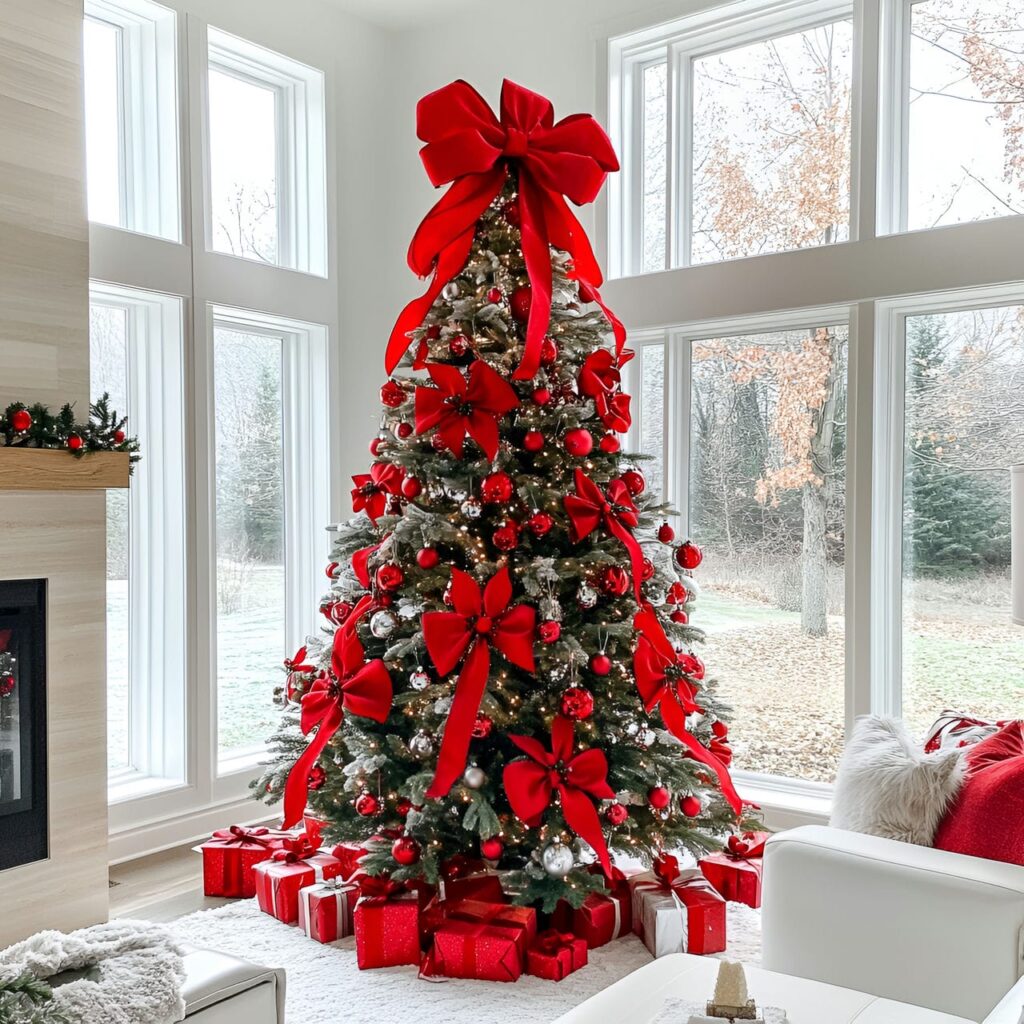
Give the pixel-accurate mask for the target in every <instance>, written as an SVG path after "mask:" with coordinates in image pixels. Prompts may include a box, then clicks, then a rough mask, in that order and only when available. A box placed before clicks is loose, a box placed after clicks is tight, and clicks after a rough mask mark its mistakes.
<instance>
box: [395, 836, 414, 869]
mask: <svg viewBox="0 0 1024 1024" xmlns="http://www.w3.org/2000/svg"><path fill="white" fill-rule="evenodd" d="M391 856H392V857H394V858H395V860H396V861H398V863H399V864H401V865H402V867H404V868H407V867H409V866H410V865H411V864H415V863H416V862H417V861H418V860H419V859H420V844H419V843H417V842H416V840H415V839H413V837H412V836H399V837H398V838H397V839H396V840H395V841H394V842H393V843H392V844H391Z"/></svg>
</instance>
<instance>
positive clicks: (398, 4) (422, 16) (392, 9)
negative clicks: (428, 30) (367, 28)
mask: <svg viewBox="0 0 1024 1024" xmlns="http://www.w3.org/2000/svg"><path fill="white" fill-rule="evenodd" d="M328 2H329V3H331V4H333V5H334V6H335V7H340V8H341V9H342V10H344V11H348V12H349V13H350V14H355V15H357V16H358V17H360V18H365V19H366V20H367V21H372V22H375V23H376V24H378V25H383V26H385V27H386V28H390V29H398V30H401V29H405V28H413V27H416V26H419V25H425V24H437V23H438V22H439V21H444V19H445V18H448V17H452V16H454V15H456V14H458V13H459V12H461V11H469V10H471V9H472V8H474V7H478V6H480V5H481V4H482V3H483V2H484V0H328Z"/></svg>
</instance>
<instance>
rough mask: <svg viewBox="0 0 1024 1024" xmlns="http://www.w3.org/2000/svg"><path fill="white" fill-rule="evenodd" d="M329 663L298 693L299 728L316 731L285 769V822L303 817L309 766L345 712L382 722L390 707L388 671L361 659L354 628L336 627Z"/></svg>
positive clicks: (378, 663) (376, 660)
mask: <svg viewBox="0 0 1024 1024" xmlns="http://www.w3.org/2000/svg"><path fill="white" fill-rule="evenodd" d="M331 668H332V670H333V673H334V677H335V678H334V679H331V678H320V679H315V680H314V681H313V684H312V686H310V688H309V690H308V691H307V692H306V693H305V694H303V697H302V713H301V718H300V722H301V725H302V732H303V734H305V735H309V733H310V731H311V730H312V729H313V728H314V727H316V736H314V737H313V740H312V741H311V742H310V744H309V746H308V747H306V749H305V750H304V751H303V753H302V756H301V757H300V758H299V759H298V760H297V761H296V762H295V764H294V765H293V766H292V770H291V771H290V772H289V774H288V781H287V782H286V783H285V789H284V820H285V828H287V827H288V826H289V825H292V824H294V823H295V822H296V821H298V820H299V819H300V818H301V817H302V812H303V811H304V810H305V809H306V797H307V795H308V793H309V772H310V769H311V768H312V767H313V765H314V764H315V763H316V759H317V758H318V757H319V756H320V754H321V753H322V751H323V749H324V747H326V746H327V742H328V740H330V738H331V737H332V736H333V735H334V734H335V733H336V732H337V731H338V728H339V726H340V725H341V723H342V721H343V720H344V718H345V714H344V712H345V711H348V712H350V713H351V714H353V715H358V716H359V717H360V718H372V719H373V720H374V721H376V722H383V721H384V720H385V719H386V718H387V717H388V712H389V711H390V710H391V676H390V675H388V670H387V668H386V667H385V666H384V662H383V661H381V659H380V658H375V659H374V660H373V661H369V662H367V661H365V660H364V651H363V645H362V643H360V641H359V637H357V636H356V634H355V631H354V630H351V629H348V628H341V629H338V630H337V631H336V632H335V634H334V649H333V651H332V653H331Z"/></svg>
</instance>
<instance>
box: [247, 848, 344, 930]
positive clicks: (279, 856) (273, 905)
mask: <svg viewBox="0 0 1024 1024" xmlns="http://www.w3.org/2000/svg"><path fill="white" fill-rule="evenodd" d="M253 873H254V874H255V876H256V899H257V901H258V902H259V907H260V910H262V911H263V912H264V913H265V914H270V915H271V916H272V917H276V918H277V919H278V921H283V922H284V923H285V924H295V923H296V922H297V921H298V919H299V890H300V889H304V888H305V887H306V886H307V885H313V883H314V882H324V881H326V880H327V879H329V878H336V877H337V876H338V875H339V874H341V861H339V860H338V858H337V857H332V856H331V855H330V854H329V853H320V852H318V851H317V850H310V851H309V852H308V853H303V852H298V851H296V850H275V851H274V854H273V856H272V857H271V858H270V859H269V860H265V861H263V862H261V863H260V864H257V865H256V866H255V867H254V868H253Z"/></svg>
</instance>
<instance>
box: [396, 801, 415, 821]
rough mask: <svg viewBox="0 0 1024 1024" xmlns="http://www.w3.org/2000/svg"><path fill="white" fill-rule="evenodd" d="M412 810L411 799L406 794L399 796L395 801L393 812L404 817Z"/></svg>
mask: <svg viewBox="0 0 1024 1024" xmlns="http://www.w3.org/2000/svg"><path fill="white" fill-rule="evenodd" d="M411 810H412V801H411V800H410V799H409V798H408V797H407V796H400V797H399V798H398V799H397V800H396V801H395V814H397V815H399V816H400V817H402V818H404V817H405V816H406V815H407V814H408V813H409V812H410V811H411Z"/></svg>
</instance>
